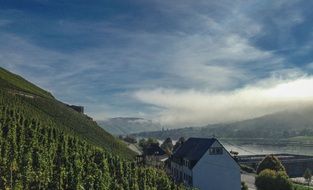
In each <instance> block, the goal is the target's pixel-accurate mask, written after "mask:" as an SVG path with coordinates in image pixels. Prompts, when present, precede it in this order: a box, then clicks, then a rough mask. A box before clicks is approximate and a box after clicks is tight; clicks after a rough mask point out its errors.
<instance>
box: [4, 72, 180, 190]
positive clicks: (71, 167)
mask: <svg viewBox="0 0 313 190" xmlns="http://www.w3.org/2000/svg"><path fill="white" fill-rule="evenodd" d="M6 74H7V75H9V77H10V81H19V82H18V83H19V85H20V86H15V85H14V83H11V82H10V81H7V80H6V79H5V77H2V75H0V79H1V88H0V147H1V148H0V155H1V156H0V189H79V190H83V189H104V190H105V189H107V190H109V189H134V190H139V189H162V190H163V189H164V190H167V189H181V190H182V189H183V187H181V188H180V187H177V186H176V185H175V184H174V183H173V182H172V181H171V180H170V178H169V177H168V176H167V175H166V174H165V172H164V171H161V170H158V169H155V168H149V167H140V166H137V165H136V163H135V162H133V161H132V158H133V156H134V153H133V152H132V151H130V150H129V149H128V148H126V146H125V145H124V144H123V143H121V142H120V141H119V140H117V139H116V138H114V137H113V136H111V135H110V134H108V133H107V132H105V131H104V130H103V129H101V128H100V127H99V126H97V124H96V123H95V122H93V121H90V120H89V119H88V118H87V117H86V116H84V115H82V114H80V113H78V112H75V111H74V110H72V109H70V108H68V107H66V106H65V105H64V104H63V103H61V102H58V101H57V100H55V99H54V98H53V97H52V96H49V95H48V94H49V93H47V92H45V91H43V90H41V89H40V88H38V87H34V86H33V85H31V84H29V83H28V82H27V81H25V80H23V79H22V80H21V78H18V79H15V76H16V75H10V73H9V72H6ZM20 82H22V83H20ZM23 83H24V84H25V85H26V86H23V85H24V84H23ZM21 89H23V91H22V92H21V91H20V90H21Z"/></svg>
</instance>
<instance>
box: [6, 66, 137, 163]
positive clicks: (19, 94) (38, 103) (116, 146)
mask: <svg viewBox="0 0 313 190" xmlns="http://www.w3.org/2000/svg"><path fill="white" fill-rule="evenodd" d="M0 90H1V92H2V96H3V98H5V99H6V101H5V102H3V103H4V104H11V105H12V106H14V105H15V103H16V100H15V99H11V98H13V97H15V98H18V99H20V101H21V102H22V106H23V107H25V108H27V109H28V110H29V112H35V115H37V116H38V117H39V118H45V120H50V121H52V122H54V123H55V124H56V126H57V127H58V128H59V129H60V130H64V131H67V132H69V133H71V134H73V135H76V136H78V137H79V138H82V139H84V140H86V141H88V142H90V143H92V144H94V145H96V146H99V147H103V148H105V149H106V150H109V151H112V152H114V153H116V154H118V155H120V156H123V157H127V158H131V157H133V156H134V153H133V152H132V151H131V150H129V149H128V148H127V147H126V145H124V144H123V143H122V142H121V141H119V140H118V139H116V138H115V137H113V136H112V135H110V134H109V133H107V132H106V131H104V130H103V129H102V128H101V127H99V126H98V125H97V123H96V122H93V121H91V120H89V119H88V118H87V117H86V116H85V115H83V114H80V113H78V112H76V111H74V110H72V109H71V108H69V107H67V106H65V104H63V103H62V102H59V101H57V100H56V99H54V98H53V96H52V95H51V94H50V93H49V92H46V91H45V90H43V89H41V88H39V87H37V86H35V85H33V84H31V83H30V82H28V81H26V80H25V79H23V78H22V77H20V76H18V75H15V74H12V73H10V72H8V71H6V70H5V69H2V68H1V69H0Z"/></svg>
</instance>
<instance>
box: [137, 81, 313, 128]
mask: <svg viewBox="0 0 313 190" xmlns="http://www.w3.org/2000/svg"><path fill="white" fill-rule="evenodd" d="M275 81H276V82H275ZM267 83H268V84H270V85H267V86H266V85H265V82H263V83H262V85H260V86H246V87H244V88H240V89H235V90H232V91H223V92H208V91H199V90H192V89H191V90H175V89H155V90H141V91H137V92H135V93H134V97H135V98H136V99H138V100H139V101H142V102H143V103H146V104H149V105H152V106H156V107H160V108H162V111H161V112H159V113H157V114H156V115H157V117H158V119H157V120H159V122H161V123H163V124H166V125H170V126H175V127H185V126H195V125H205V124H208V123H220V122H231V121H238V120H243V119H249V118H254V117H258V116H262V115H265V114H270V113H274V112H278V111H282V110H285V109H293V108H295V107H299V106H300V107H301V106H308V105H312V103H313V77H301V78H298V79H295V80H280V79H279V80H278V81H277V79H273V78H272V79H268V80H267ZM274 83H275V84H274ZM260 84H261V83H260Z"/></svg>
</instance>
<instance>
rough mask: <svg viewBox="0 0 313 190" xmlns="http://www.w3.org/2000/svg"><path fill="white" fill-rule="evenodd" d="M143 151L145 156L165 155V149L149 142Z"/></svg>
mask: <svg viewBox="0 0 313 190" xmlns="http://www.w3.org/2000/svg"><path fill="white" fill-rule="evenodd" d="M144 153H145V155H147V156H152V155H154V156H162V155H165V154H166V153H165V151H164V150H163V149H162V148H161V147H160V146H159V145H158V144H150V145H149V146H148V147H146V148H145V149H144Z"/></svg>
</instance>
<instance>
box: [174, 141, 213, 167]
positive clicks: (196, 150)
mask: <svg viewBox="0 0 313 190" xmlns="http://www.w3.org/2000/svg"><path fill="white" fill-rule="evenodd" d="M215 141H217V139H215V138H189V139H188V140H187V141H186V142H185V143H184V144H182V145H181V146H180V147H179V148H178V149H177V150H176V151H175V152H174V154H173V155H172V157H173V158H174V160H182V159H187V160H190V161H192V166H191V167H193V166H194V165H195V164H196V163H197V162H198V161H199V160H200V158H201V157H202V156H203V155H204V154H205V152H206V151H207V150H208V149H209V148H210V147H211V146H212V144H213V143H214V142H215Z"/></svg>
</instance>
